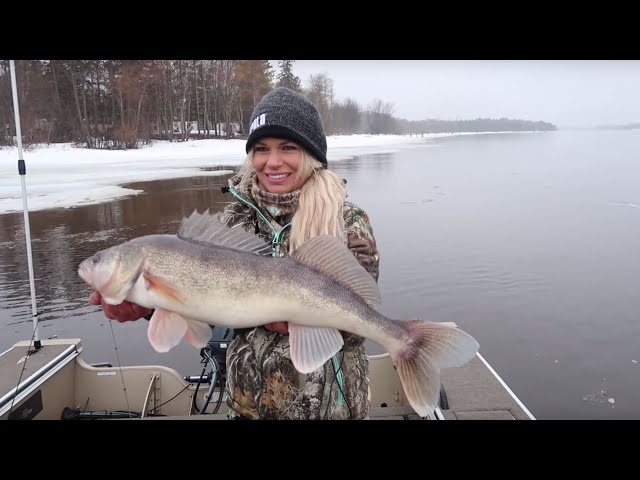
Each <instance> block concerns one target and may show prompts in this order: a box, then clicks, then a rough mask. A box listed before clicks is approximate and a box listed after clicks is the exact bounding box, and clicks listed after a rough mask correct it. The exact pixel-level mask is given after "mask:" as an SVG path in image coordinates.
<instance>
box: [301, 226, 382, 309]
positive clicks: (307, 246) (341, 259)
mask: <svg viewBox="0 0 640 480" xmlns="http://www.w3.org/2000/svg"><path fill="white" fill-rule="evenodd" d="M291 257H292V258H294V259H296V260H297V261H298V262H300V263H303V264H304V265H307V266H309V267H312V268H314V269H316V270H318V271H320V272H321V273H323V274H325V275H327V276H329V277H331V278H333V279H334V280H336V281H337V282H338V283H340V284H342V285H343V286H345V287H346V288H348V289H350V290H351V291H352V292H354V293H355V294H357V295H359V296H360V297H362V299H363V300H364V301H365V302H367V303H368V304H369V305H372V306H378V305H380V303H382V300H381V297H380V289H379V288H378V284H377V283H376V281H375V280H374V278H373V277H372V276H371V274H370V273H369V272H367V270H366V269H365V268H364V267H363V266H362V265H361V264H360V262H358V260H357V259H356V257H355V256H354V255H353V253H351V250H349V249H348V248H347V246H346V245H345V244H344V243H343V242H342V241H341V240H340V239H338V238H337V237H334V236H332V235H318V236H316V237H313V238H311V239H309V240H307V241H306V242H304V243H303V244H302V246H300V248H298V250H296V251H295V252H294V253H292V254H291Z"/></svg>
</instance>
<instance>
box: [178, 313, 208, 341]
mask: <svg viewBox="0 0 640 480" xmlns="http://www.w3.org/2000/svg"><path fill="white" fill-rule="evenodd" d="M186 321H187V333H185V334H184V339H185V340H186V341H187V342H189V343H190V344H191V345H193V346H194V347H196V348H204V347H205V346H206V345H207V343H209V340H211V327H210V326H209V324H208V323H205V322H200V321H198V320H193V319H190V318H187V319H186Z"/></svg>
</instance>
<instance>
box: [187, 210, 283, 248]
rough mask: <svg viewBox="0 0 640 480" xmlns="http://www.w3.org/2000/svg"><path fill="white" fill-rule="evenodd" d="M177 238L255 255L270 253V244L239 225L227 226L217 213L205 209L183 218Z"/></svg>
mask: <svg viewBox="0 0 640 480" xmlns="http://www.w3.org/2000/svg"><path fill="white" fill-rule="evenodd" d="M178 238H180V239H182V240H187V241H190V242H194V243H200V244H207V245H212V244H213V245H219V246H221V247H228V248H234V249H236V250H242V251H245V252H250V253H255V254H257V255H270V254H271V245H269V244H268V243H266V242H265V241H264V240H263V239H261V238H260V237H258V236H257V235H255V234H254V233H251V232H249V231H247V230H245V229H244V227H242V226H241V225H236V226H235V227H229V226H227V225H225V224H224V223H222V222H221V221H220V219H219V218H218V216H217V214H216V215H214V214H212V213H210V212H209V210H207V211H206V212H204V213H198V211H197V210H194V211H193V213H192V214H191V215H190V216H189V217H188V218H183V219H182V223H180V228H179V229H178Z"/></svg>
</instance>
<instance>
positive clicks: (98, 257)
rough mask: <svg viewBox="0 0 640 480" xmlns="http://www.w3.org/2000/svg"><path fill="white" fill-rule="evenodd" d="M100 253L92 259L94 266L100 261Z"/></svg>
mask: <svg viewBox="0 0 640 480" xmlns="http://www.w3.org/2000/svg"><path fill="white" fill-rule="evenodd" d="M100 256H101V255H100V252H98V253H96V254H95V255H94V256H93V257H91V263H93V264H94V265H95V264H96V263H98V262H99V261H100Z"/></svg>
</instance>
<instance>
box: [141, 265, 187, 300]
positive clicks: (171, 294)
mask: <svg viewBox="0 0 640 480" xmlns="http://www.w3.org/2000/svg"><path fill="white" fill-rule="evenodd" d="M142 277H143V278H144V288H146V289H147V290H150V291H153V292H154V293H156V294H157V295H160V296H163V297H168V298H170V299H172V300H175V301H177V302H180V303H182V300H181V299H180V296H179V295H178V292H177V291H176V290H175V289H174V288H173V287H172V286H171V285H170V284H169V283H168V282H167V281H166V280H165V279H163V278H162V277H160V276H158V275H154V274H153V273H151V272H150V271H149V270H148V269H144V270H143V272H142Z"/></svg>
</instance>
